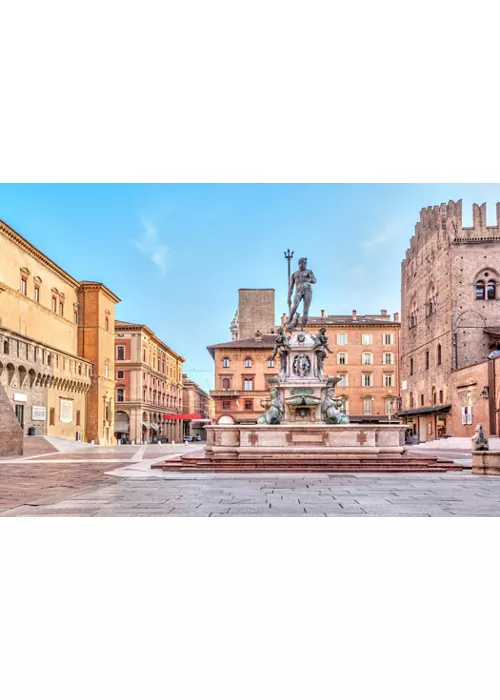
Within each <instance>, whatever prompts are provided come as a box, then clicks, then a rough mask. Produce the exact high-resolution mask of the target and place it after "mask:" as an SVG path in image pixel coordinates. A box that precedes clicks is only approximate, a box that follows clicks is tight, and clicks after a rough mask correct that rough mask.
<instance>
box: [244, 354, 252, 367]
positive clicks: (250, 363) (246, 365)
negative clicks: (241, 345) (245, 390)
mask: <svg viewBox="0 0 500 700" xmlns="http://www.w3.org/2000/svg"><path fill="white" fill-rule="evenodd" d="M251 366H252V358H251V357H247V358H245V367H246V368H247V369H248V368H250V367H251Z"/></svg>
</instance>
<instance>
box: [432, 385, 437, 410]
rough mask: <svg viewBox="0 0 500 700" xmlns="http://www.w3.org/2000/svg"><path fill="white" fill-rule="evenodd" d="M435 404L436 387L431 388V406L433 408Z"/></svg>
mask: <svg viewBox="0 0 500 700" xmlns="http://www.w3.org/2000/svg"><path fill="white" fill-rule="evenodd" d="M436 404H437V393H436V387H435V386H433V387H432V405H433V406H435V405H436Z"/></svg>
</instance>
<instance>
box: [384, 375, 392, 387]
mask: <svg viewBox="0 0 500 700" xmlns="http://www.w3.org/2000/svg"><path fill="white" fill-rule="evenodd" d="M384 386H394V383H393V375H392V374H384Z"/></svg>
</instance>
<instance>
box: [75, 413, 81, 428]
mask: <svg viewBox="0 0 500 700" xmlns="http://www.w3.org/2000/svg"><path fill="white" fill-rule="evenodd" d="M76 424H77V425H81V424H82V419H81V411H77V412H76Z"/></svg>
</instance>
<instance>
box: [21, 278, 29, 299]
mask: <svg viewBox="0 0 500 700" xmlns="http://www.w3.org/2000/svg"><path fill="white" fill-rule="evenodd" d="M21 294H22V295H23V296H27V294H28V280H27V279H26V277H21Z"/></svg>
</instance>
